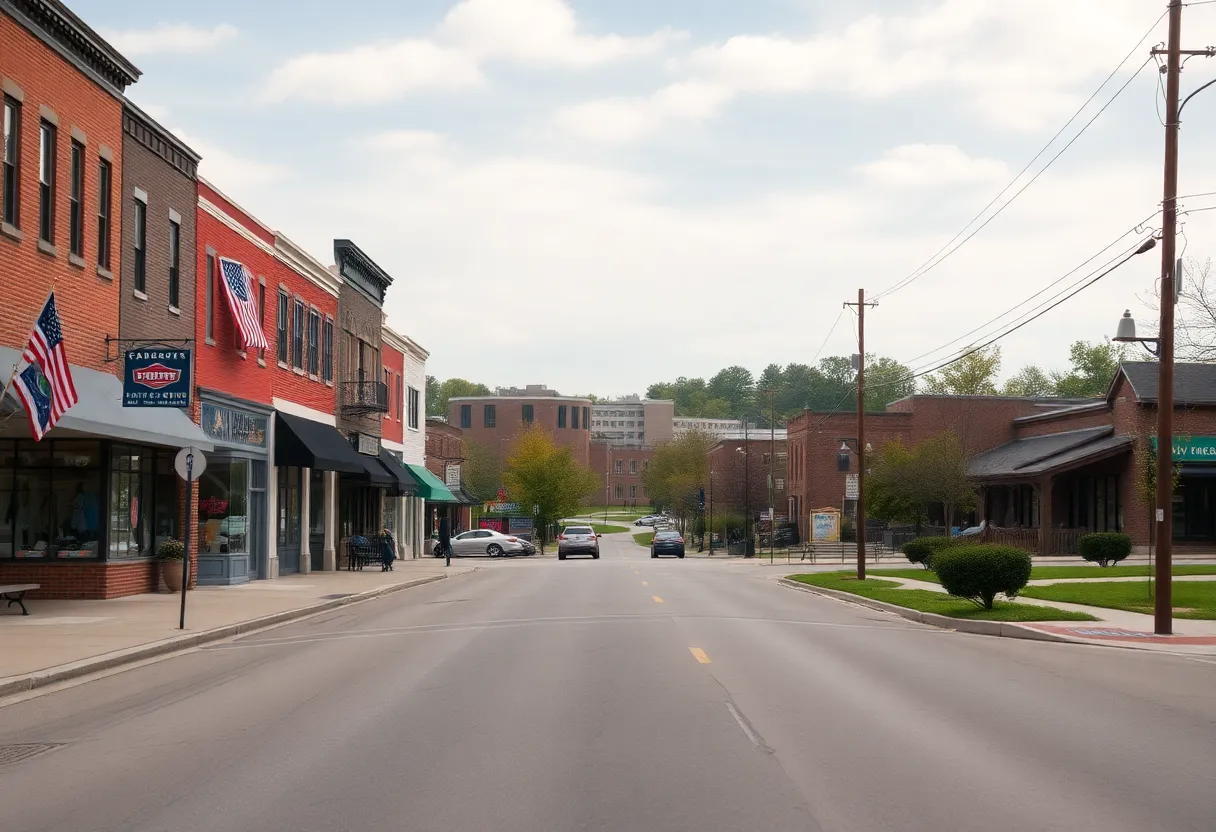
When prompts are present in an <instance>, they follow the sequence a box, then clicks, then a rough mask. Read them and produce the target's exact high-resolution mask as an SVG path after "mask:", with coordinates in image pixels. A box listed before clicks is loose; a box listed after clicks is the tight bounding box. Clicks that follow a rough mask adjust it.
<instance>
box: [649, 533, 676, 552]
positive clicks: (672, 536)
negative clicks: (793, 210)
mask: <svg viewBox="0 0 1216 832" xmlns="http://www.w3.org/2000/svg"><path fill="white" fill-rule="evenodd" d="M659 555H675V556H676V557H678V558H682V557H684V536H683V535H681V534H680V533H679V532H677V531H659V532H655V533H654V539H653V540H651V541H650V556H651V557H652V558H657V557H658V556H659Z"/></svg>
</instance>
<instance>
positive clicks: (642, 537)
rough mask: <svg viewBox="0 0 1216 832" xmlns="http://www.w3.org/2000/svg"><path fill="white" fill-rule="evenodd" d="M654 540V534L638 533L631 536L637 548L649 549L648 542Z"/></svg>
mask: <svg viewBox="0 0 1216 832" xmlns="http://www.w3.org/2000/svg"><path fill="white" fill-rule="evenodd" d="M652 540H654V532H638V533H637V534H635V535H634V536H633V542H634V543H636V544H638V545H639V546H645V547H646V548H647V549H649V548H650V541H652Z"/></svg>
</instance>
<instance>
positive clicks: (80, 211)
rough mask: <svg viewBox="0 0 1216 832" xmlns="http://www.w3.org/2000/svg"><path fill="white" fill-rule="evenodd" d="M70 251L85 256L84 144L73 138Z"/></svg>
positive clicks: (69, 222)
mask: <svg viewBox="0 0 1216 832" xmlns="http://www.w3.org/2000/svg"><path fill="white" fill-rule="evenodd" d="M68 203H69V209H70V210H69V211H68V251H69V252H70V253H72V254H75V255H76V256H77V257H84V145H82V144H81V143H80V142H78V141H76V140H75V139H73V140H72V182H71V189H70V190H69V192H68Z"/></svg>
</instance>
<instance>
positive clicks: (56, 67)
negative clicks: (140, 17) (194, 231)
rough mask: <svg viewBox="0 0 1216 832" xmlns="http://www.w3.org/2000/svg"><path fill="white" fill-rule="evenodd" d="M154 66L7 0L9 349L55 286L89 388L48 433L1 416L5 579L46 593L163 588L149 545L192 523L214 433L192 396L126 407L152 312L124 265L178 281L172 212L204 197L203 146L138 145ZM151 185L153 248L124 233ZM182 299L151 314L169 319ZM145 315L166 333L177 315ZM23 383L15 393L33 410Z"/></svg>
mask: <svg viewBox="0 0 1216 832" xmlns="http://www.w3.org/2000/svg"><path fill="white" fill-rule="evenodd" d="M138 77H139V70H138V69H136V68H135V67H134V66H133V65H132V64H131V62H130V61H128V60H126V59H125V58H124V57H123V56H122V55H121V54H119V53H118V52H117V51H116V50H115V49H114V48H113V47H111V46H110V45H109V44H108V43H106V41H105V39H103V38H102V37H100V36H99V35H98V34H97V33H96V32H94V31H93V30H92V29H90V28H89V27H88V26H87V25H86V24H85V23H84V22H82V21H81V20H80V19H79V18H78V17H76V16H75V15H74V14H72V12H71V11H69V10H68V9H67V8H66V7H65V6H64V5H63V4H62V3H60V2H57V0H42V1H41V2H37V3H34V2H11V3H3V4H0V93H2V97H0V103H2V107H3V109H2V118H0V128H2V133H0V293H2V295H3V298H4V302H3V303H2V304H0V366H5V367H9V366H11V367H13V368H14V370H17V369H22V372H25V369H24V367H23V362H22V361H21V359H20V355H21V351H22V349H23V348H24V346H25V344H26V341H27V339H28V337H29V333H30V330H31V328H32V326H33V324H34V322H35V320H36V319H37V317H38V315H39V313H40V310H41V309H42V308H43V305H44V303H45V302H46V301H47V298H48V295H49V294H50V293H51V292H52V291H53V292H54V297H55V302H56V307H57V310H58V314H59V318H60V322H61V327H62V333H63V343H64V349H65V352H66V354H67V356H68V359H69V361H70V368H71V372H72V376H73V381H74V386H75V388H76V392H77V395H78V397H79V400H78V402H77V404H76V405H75V406H74V407H72V408H71V409H70V410H69V411H68V412H67V413H66V414H65V415H64V416H63V418H62V419H60V420H59V422H58V423H57V425H56V426H55V427H54V428H52V429H51V430H50V431H49V433H48V434H47V435H46V436H45V437H44V438H43V439H42V440H41V441H40V442H35V441H33V439H32V438H31V433H30V431H29V429H28V425H27V422H26V420H25V419H24V418H7V419H4V420H3V422H2V424H0V501H2V502H3V503H4V504H5V505H8V506H10V511H8V512H6V513H5V515H4V517H3V518H2V519H0V582H5V583H12V582H20V583H25V582H32V583H38V584H41V590H40V594H41V595H42V596H43V597H59V598H110V597H115V596H119V595H127V594H132V593H139V592H147V591H150V590H152V589H155V587H156V581H157V577H156V576H157V573H156V567H155V563H154V561H152V560H151V555H153V554H154V552H155V547H156V545H157V544H158V543H159V541H161V540H163V539H164V538H165V537H168V536H176V535H177V534H180V533H181V525H182V519H181V518H182V510H183V508H184V506H183V505H182V501H181V498H180V493H181V492H180V491H179V481H178V480H177V478H176V476H175V475H174V473H173V468H172V460H173V456H174V454H175V453H176V450H177V448H179V447H183V446H185V445H191V444H194V445H198V446H199V447H201V448H204V449H210V447H211V446H210V444H209V442H208V440H207V437H206V436H204V435H203V434H202V433H201V432H200V431H199V430H198V428H197V426H195V425H193V424H192V423H191V422H190V419H189V417H188V416H187V415H186V414H185V413H183V412H182V411H181V410H178V409H173V408H157V409H152V408H143V407H130V408H124V407H123V406H122V383H121V381H120V380H119V378H118V375H117V374H118V373H119V372H120V371H121V361H119V360H117V359H118V358H119V351H120V349H121V348H122V347H123V346H127V345H126V344H124V343H123V342H122V341H121V340H119V339H120V338H122V337H126V336H127V335H130V334H131V330H130V327H126V326H124V321H125V322H126V323H131V322H134V321H136V320H137V319H139V316H138V314H136V313H135V311H134V310H131V312H132V315H131V316H126V317H125V318H124V314H123V313H124V312H125V311H127V310H128V308H129V307H128V305H127V304H125V303H123V302H122V297H123V295H124V293H125V292H128V291H130V289H129V286H128V283H127V282H126V277H127V275H128V274H133V272H132V271H131V269H132V268H133V267H134V265H135V263H140V262H142V264H143V267H144V268H145V269H146V272H147V279H148V281H149V285H150V288H153V289H154V292H155V293H156V296H157V297H159V298H162V299H163V298H165V297H166V294H165V287H166V285H167V283H168V281H169V279H170V277H171V273H170V272H169V270H168V268H167V266H168V263H167V261H166V260H165V259H162V257H161V253H162V252H163V248H162V247H163V246H164V245H165V244H166V241H167V235H168V233H169V230H170V223H171V221H172V219H171V215H170V214H169V213H168V212H169V209H170V207H172V205H173V204H181V205H182V207H181V208H176V209H174V210H177V211H178V212H179V213H182V214H185V213H188V212H189V211H190V210H192V209H193V206H192V202H191V200H190V199H189V197H188V194H189V191H190V189H191V188H192V185H191V182H190V171H189V169H190V168H191V166H192V165H193V164H194V163H195V162H197V156H194V155H193V154H191V153H190V152H189V151H188V149H185V148H184V147H183V146H181V144H180V142H175V141H170V140H169V137H167V136H166V135H165V134H164V133H163V131H160V132H159V133H158V135H157V140H159V141H166V142H167V143H168V144H169V146H170V149H169V150H168V152H169V153H170V154H175V153H180V154H181V155H182V157H183V158H182V159H181V160H180V161H181V162H182V167H184V168H186V170H185V171H179V172H169V171H166V170H163V169H160V168H158V166H160V165H162V164H163V163H164V162H163V157H162V159H161V160H156V159H151V158H148V157H147V156H146V155H145V154H144V153H143V152H142V151H138V150H137V151H135V153H136V155H137V156H138V158H135V159H128V157H127V151H128V149H129V146H130V144H129V142H127V141H126V139H125V138H124V98H123V95H124V91H125V90H126V88H127V87H128V86H129V85H130V84H132V83H134V82H135V81H136V80H137V78H138ZM126 112H127V113H129V114H132V115H134V112H133V110H132V109H131V108H127V110H126ZM143 127H144V128H149V129H150V127H151V126H150V125H149V124H148V123H147V121H146V120H144V122H143ZM132 129H135V130H138V128H137V127H136V125H134V124H132ZM133 138H138V136H135V137H133ZM145 175H149V176H148V177H147V178H145ZM132 182H137V183H138V184H136V185H131V184H129V183H132ZM137 188H138V189H139V191H140V192H143V193H145V194H146V200H147V201H146V202H145V205H151V206H152V208H153V212H152V213H149V214H148V221H149V223H150V224H149V228H148V234H147V237H146V238H144V240H142V241H141V242H143V243H145V244H146V245H147V248H146V249H144V248H141V247H140V246H137V245H136V240H135V239H134V238H133V237H129V236H124V233H123V232H124V230H125V229H124V223H123V221H122V214H123V211H124V210H125V209H127V208H128V207H129V203H130V202H131V201H133V200H135V199H136V198H137V197H138V196H139V195H140V194H139V193H137V190H136V189H137ZM183 194H185V196H183ZM183 200H184V204H183ZM182 219H183V223H182V224H183V225H185V223H184V219H185V218H184V216H183V218H182ZM153 225H154V226H155V227H153ZM132 260H133V261H134V262H129V261H132ZM149 297H151V295H149ZM168 314H169V313H168V310H167V308H165V309H162V310H161V314H159V315H153V316H152V318H154V319H156V321H157V322H158V323H165V324H166V325H167V326H171V322H168V321H166V320H165V318H166V317H167V315H168ZM146 323H147V325H148V326H149V328H150V329H152V330H154V331H153V332H151V335H152V336H153V337H158V336H160V335H162V334H165V332H166V331H167V330H159V329H157V326H156V325H154V324H153V320H152V319H149V320H148V321H147V322H146ZM143 325H144V324H143V323H141V324H140V326H141V327H142V326H143ZM174 332H175V333H176V330H174ZM136 334H141V333H136ZM13 392H14V391H13V390H11V389H10V390H9V394H10V395H9V398H7V399H6V400H5V401H3V402H0V408H2V409H3V411H4V412H5V413H6V414H11V415H13V416H19V414H20V413H21V410H22V406H21V404H20V403H19V402H18V401H17V400H16V398H15V396H14V395H13Z"/></svg>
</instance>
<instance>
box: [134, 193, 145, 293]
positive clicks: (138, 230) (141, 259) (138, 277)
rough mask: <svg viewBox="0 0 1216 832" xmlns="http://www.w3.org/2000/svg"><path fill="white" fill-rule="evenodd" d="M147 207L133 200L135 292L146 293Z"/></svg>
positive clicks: (138, 200)
mask: <svg viewBox="0 0 1216 832" xmlns="http://www.w3.org/2000/svg"><path fill="white" fill-rule="evenodd" d="M147 248H148V206H147V205H146V204H144V202H143V201H142V200H141V199H140V198H139V197H136V198H135V291H137V292H141V293H146V292H147V291H148V254H147Z"/></svg>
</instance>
